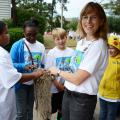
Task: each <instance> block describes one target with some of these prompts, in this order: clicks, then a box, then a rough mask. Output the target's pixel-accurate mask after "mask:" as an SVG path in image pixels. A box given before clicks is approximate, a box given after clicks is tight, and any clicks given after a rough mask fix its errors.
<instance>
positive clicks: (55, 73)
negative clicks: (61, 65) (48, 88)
mask: <svg viewBox="0 0 120 120" xmlns="http://www.w3.org/2000/svg"><path fill="white" fill-rule="evenodd" d="M49 71H50V72H51V74H53V75H57V72H58V69H57V68H56V67H50V68H49Z"/></svg>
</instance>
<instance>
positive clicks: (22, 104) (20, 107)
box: [15, 85, 34, 120]
mask: <svg viewBox="0 0 120 120" xmlns="http://www.w3.org/2000/svg"><path fill="white" fill-rule="evenodd" d="M15 94H16V107H17V118H16V120H33V105H34V85H21V86H20V88H19V89H18V90H16V91H15Z"/></svg>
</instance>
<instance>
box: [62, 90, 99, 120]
mask: <svg viewBox="0 0 120 120" xmlns="http://www.w3.org/2000/svg"><path fill="white" fill-rule="evenodd" d="M96 102H97V96H96V95H88V94H84V93H78V92H71V91H69V90H65V92H64V96H63V103H62V120H92V119H93V114H94V110H95V106H96Z"/></svg>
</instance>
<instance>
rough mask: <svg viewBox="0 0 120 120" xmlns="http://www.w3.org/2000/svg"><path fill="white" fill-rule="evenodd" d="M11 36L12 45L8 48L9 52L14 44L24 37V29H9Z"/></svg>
mask: <svg viewBox="0 0 120 120" xmlns="http://www.w3.org/2000/svg"><path fill="white" fill-rule="evenodd" d="M9 34H10V43H9V45H7V46H6V49H7V50H8V51H9V50H10V48H11V46H12V44H13V43H14V42H16V41H17V40H19V39H20V38H22V37H23V30H22V28H11V29H9Z"/></svg>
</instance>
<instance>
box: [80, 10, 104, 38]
mask: <svg viewBox="0 0 120 120" xmlns="http://www.w3.org/2000/svg"><path fill="white" fill-rule="evenodd" d="M101 22H102V21H100V18H99V16H98V15H97V13H96V12H95V11H91V12H90V13H88V14H86V15H83V16H82V22H81V24H82V27H83V30H84V32H85V33H86V35H87V36H93V37H94V36H96V33H97V31H98V29H99V27H100V25H101Z"/></svg>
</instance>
